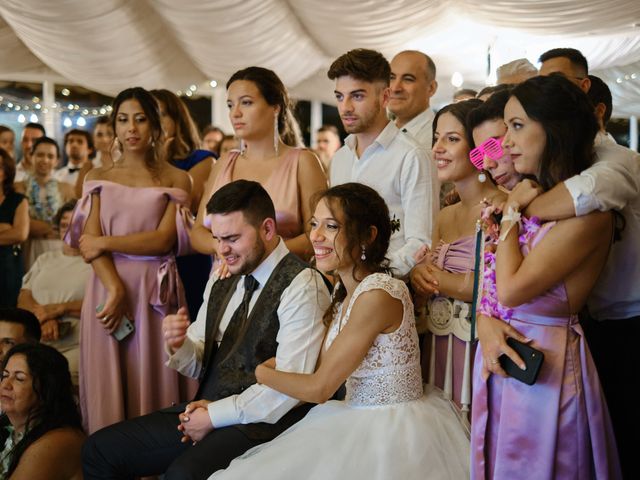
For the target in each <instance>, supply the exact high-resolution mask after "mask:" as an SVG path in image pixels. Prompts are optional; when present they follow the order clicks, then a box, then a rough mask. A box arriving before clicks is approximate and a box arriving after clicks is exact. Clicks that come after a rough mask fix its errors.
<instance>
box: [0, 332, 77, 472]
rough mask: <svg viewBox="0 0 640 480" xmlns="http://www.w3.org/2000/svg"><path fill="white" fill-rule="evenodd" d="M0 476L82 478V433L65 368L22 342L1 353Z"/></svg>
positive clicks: (56, 357) (48, 352)
mask: <svg viewBox="0 0 640 480" xmlns="http://www.w3.org/2000/svg"><path fill="white" fill-rule="evenodd" d="M0 409H2V416H1V417H0V427H2V428H0V445H1V446H2V447H0V448H2V451H1V452H0V478H1V479H13V478H15V479H19V478H20V479H22V478H34V479H37V478H47V479H51V480H73V479H79V478H82V471H81V467H80V450H81V448H82V443H83V442H84V438H85V436H84V433H83V432H82V426H81V421H80V413H79V412H78V406H77V405H76V402H75V399H74V397H73V388H72V385H71V375H70V374H69V365H68V363H67V360H66V359H65V358H64V356H63V355H62V354H61V353H59V352H58V351H57V350H56V349H54V348H53V347H50V346H48V345H43V344H38V343H35V344H31V343H23V344H20V345H16V346H15V347H13V348H12V349H11V350H9V352H8V353H7V356H6V357H5V359H4V362H3V365H2V382H0Z"/></svg>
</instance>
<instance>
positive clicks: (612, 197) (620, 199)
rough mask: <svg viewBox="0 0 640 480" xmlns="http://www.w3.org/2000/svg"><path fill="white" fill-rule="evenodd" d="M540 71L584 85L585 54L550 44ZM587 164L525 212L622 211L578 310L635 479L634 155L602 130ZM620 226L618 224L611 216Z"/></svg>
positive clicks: (638, 305) (639, 260)
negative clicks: (604, 259)
mask: <svg viewBox="0 0 640 480" xmlns="http://www.w3.org/2000/svg"><path fill="white" fill-rule="evenodd" d="M540 61H541V62H542V65H541V67H540V74H541V75H550V74H552V73H556V74H561V75H564V76H565V77H567V78H568V79H569V80H571V81H573V82H574V83H575V84H576V85H578V86H579V87H580V88H581V89H582V90H583V91H584V92H588V91H589V89H590V87H591V79H590V78H589V76H588V64H587V60H586V58H584V56H583V55H582V54H581V53H580V52H579V51H578V50H575V49H571V48H557V49H553V50H550V51H548V52H545V53H543V54H542V55H541V57H540ZM594 151H595V159H594V164H593V165H592V166H591V167H590V168H588V169H586V170H585V171H583V172H582V173H581V174H580V175H576V176H574V177H571V178H569V179H567V180H565V181H564V182H563V183H561V184H559V185H556V186H555V187H554V188H553V189H551V190H550V191H548V192H546V193H545V194H543V195H541V196H540V197H538V198H536V199H535V200H534V201H533V202H532V203H531V204H530V205H529V207H528V208H527V215H529V216H530V215H536V216H538V217H540V218H541V219H544V220H557V219H562V218H568V217H572V216H580V215H586V214H587V213H590V212H592V211H594V210H600V211H608V210H616V211H617V212H619V213H620V214H621V216H622V217H624V221H623V224H624V228H623V229H622V231H621V235H620V239H619V240H617V241H614V242H613V243H612V245H611V250H610V252H609V258H608V259H607V263H606V264H605V266H604V268H603V271H602V273H601V274H600V277H599V279H598V282H597V283H596V285H595V287H594V288H593V291H592V292H591V294H590V296H589V299H588V300H587V307H588V312H586V311H585V312H583V313H582V314H581V315H580V321H581V324H582V325H583V328H584V330H585V336H586V338H587V340H588V343H589V347H590V349H591V352H592V354H593V359H594V361H595V364H596V367H597V368H598V373H599V376H600V380H601V383H602V387H603V390H604V393H605V397H606V399H607V404H608V407H609V412H610V414H611V420H612V422H613V427H614V431H615V435H616V441H617V444H618V453H619V454H620V462H621V465H622V471H623V474H624V477H625V478H637V477H638V475H639V473H640V469H639V468H638V462H637V461H636V459H635V455H636V453H635V449H634V448H633V446H634V445H635V443H636V435H637V427H638V425H640V413H639V411H638V409H637V405H636V403H637V402H636V400H635V398H634V397H633V396H632V395H631V394H630V389H631V385H633V384H635V383H637V382H638V380H640V375H639V374H638V371H639V370H638V367H640V361H639V360H638V356H637V354H636V350H637V338H640V287H639V285H640V248H638V245H640V155H638V154H637V153H636V152H633V151H632V150H629V149H628V148H624V147H622V146H620V145H617V144H616V143H615V141H614V140H613V139H611V138H609V137H608V136H607V134H606V133H604V132H602V131H601V132H599V133H598V134H597V135H596V139H595V142H594ZM618 225H620V223H618Z"/></svg>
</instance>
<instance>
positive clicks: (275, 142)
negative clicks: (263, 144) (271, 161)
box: [273, 110, 280, 157]
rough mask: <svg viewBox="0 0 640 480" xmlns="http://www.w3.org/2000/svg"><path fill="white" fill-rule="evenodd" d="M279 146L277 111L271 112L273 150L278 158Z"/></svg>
mask: <svg viewBox="0 0 640 480" xmlns="http://www.w3.org/2000/svg"><path fill="white" fill-rule="evenodd" d="M279 146H280V132H278V111H277V110H276V111H275V112H273V149H274V150H275V152H276V157H277V156H278V147H279Z"/></svg>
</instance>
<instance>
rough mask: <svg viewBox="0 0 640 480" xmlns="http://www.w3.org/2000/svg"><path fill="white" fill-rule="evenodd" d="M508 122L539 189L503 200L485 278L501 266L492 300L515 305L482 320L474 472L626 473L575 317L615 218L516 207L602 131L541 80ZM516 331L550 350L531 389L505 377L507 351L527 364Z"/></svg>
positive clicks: (580, 159)
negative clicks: (528, 214) (553, 217)
mask: <svg viewBox="0 0 640 480" xmlns="http://www.w3.org/2000/svg"><path fill="white" fill-rule="evenodd" d="M504 120H505V123H506V124H507V134H506V136H505V137H504V139H503V146H505V147H506V148H508V149H509V150H510V153H511V159H512V160H513V163H514V165H515V168H516V170H517V171H518V172H519V173H521V174H523V175H527V176H529V177H535V179H536V181H537V183H538V184H539V187H538V185H537V184H536V183H534V182H532V181H531V180H524V181H523V182H521V183H519V184H518V185H516V187H515V188H514V189H513V190H512V191H511V192H510V193H509V196H508V198H507V201H506V203H505V204H504V207H503V216H502V220H501V223H500V237H499V242H498V246H497V250H496V261H495V266H493V268H492V269H490V270H489V272H488V274H489V278H490V277H491V276H492V271H494V272H495V281H496V287H497V299H496V300H497V301H499V302H500V304H501V306H502V307H507V308H511V309H512V310H510V311H509V310H506V309H504V308H502V307H501V309H500V310H501V312H502V313H501V316H502V319H497V318H495V317H496V316H498V315H496V312H494V311H491V310H492V309H490V311H485V310H484V307H483V313H484V314H485V316H483V315H481V316H480V317H479V319H478V337H479V339H480V347H479V348H478V350H477V354H476V359H475V369H474V384H473V387H474V388H473V392H474V393H473V410H472V422H471V452H472V454H471V459H472V460H471V462H472V473H471V478H473V479H484V478H487V479H511V478H522V477H523V475H524V476H526V473H525V469H526V468H528V467H530V468H535V473H534V474H530V476H533V477H535V478H537V479H568V478H580V479H583V478H584V479H586V478H607V479H610V478H621V474H620V467H619V463H618V457H617V451H616V445H615V440H614V437H613V432H612V429H611V422H610V419H609V414H608V411H607V406H606V403H605V400H604V396H603V394H602V390H601V388H600V382H599V379H598V374H597V372H596V369H595V366H594V363H593V360H592V358H591V354H590V352H589V348H588V347H587V344H586V342H585V340H584V335H583V332H582V328H581V327H580V324H579V323H578V318H577V313H578V311H579V310H580V309H581V308H582V306H583V305H584V303H585V302H586V299H587V296H588V295H589V292H590V291H591V289H592V288H593V286H594V284H595V282H596V279H597V278H598V275H599V273H600V271H601V270H602V267H603V265H604V263H605V261H606V258H607V254H608V252H609V246H610V244H611V241H612V236H613V226H614V221H613V214H611V213H607V212H594V213H591V214H588V215H584V216H581V217H575V218H569V219H566V220H559V221H557V222H548V223H545V224H542V225H540V223H539V222H538V221H537V219H536V218H535V217H533V218H531V219H527V218H524V217H522V218H521V213H520V212H521V211H522V210H524V209H525V208H526V206H527V205H528V204H529V203H530V202H531V201H532V200H533V198H535V197H536V196H537V195H538V194H539V193H540V192H541V191H542V190H548V189H550V188H552V187H553V186H554V185H556V184H557V183H559V182H562V181H564V180H566V179H567V178H569V177H571V176H573V175H576V174H579V173H580V172H581V171H583V170H584V169H586V168H587V167H588V166H589V165H590V164H591V162H592V159H593V141H594V137H595V135H596V132H597V131H598V125H597V122H596V119H595V116H594V112H593V106H592V105H591V103H590V102H589V100H588V98H587V96H586V95H585V94H584V93H583V92H582V91H581V90H580V89H579V88H578V87H576V86H575V85H573V84H572V83H571V82H570V81H569V80H567V79H565V78H563V77H554V76H551V77H535V78H532V79H530V80H528V81H526V82H524V83H522V84H520V85H518V86H517V87H516V88H515V89H514V90H513V92H512V93H511V97H510V98H509V101H508V102H507V104H506V106H505V109H504ZM485 277H487V273H485ZM486 286H487V283H486V282H485V295H489V294H490V292H491V290H490V289H489V292H488V293H487V291H486ZM483 302H484V300H483ZM485 303H486V302H485ZM493 310H497V309H493ZM509 337H511V338H515V339H517V340H520V341H524V342H525V343H528V344H529V345H530V346H531V347H533V348H535V349H537V350H540V351H541V352H542V353H543V354H544V362H543V363H542V367H541V368H540V372H539V374H538V377H537V380H536V382H535V384H533V385H527V384H525V383H523V382H521V381H519V380H516V379H515V378H512V377H507V376H505V371H504V370H503V368H502V367H501V363H500V362H501V359H500V357H502V356H503V355H504V356H507V357H509V358H511V359H512V360H514V362H515V363H516V365H519V366H520V368H521V369H523V370H525V365H526V363H525V362H524V359H522V358H520V357H519V356H518V355H517V354H516V353H515V352H514V350H513V349H512V348H511V347H510V346H509V345H507V343H506V340H507V338H509ZM528 368H533V367H532V366H529V367H528ZM490 374H492V375H490Z"/></svg>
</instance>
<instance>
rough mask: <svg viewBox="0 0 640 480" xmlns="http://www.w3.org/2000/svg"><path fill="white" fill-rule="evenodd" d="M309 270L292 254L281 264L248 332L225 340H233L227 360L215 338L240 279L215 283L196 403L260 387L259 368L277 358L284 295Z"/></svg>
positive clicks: (252, 316) (253, 312)
mask: <svg viewBox="0 0 640 480" xmlns="http://www.w3.org/2000/svg"><path fill="white" fill-rule="evenodd" d="M305 268H310V267H309V265H308V264H306V263H305V262H303V261H302V260H300V259H299V258H298V257H296V256H295V255H293V254H292V253H289V254H287V255H286V256H285V257H284V258H283V259H282V260H281V261H280V262H279V263H278V265H277V266H276V268H275V269H274V270H273V272H272V273H271V276H270V277H269V279H268V280H267V283H266V284H265V285H264V287H263V289H262V291H261V292H260V296H259V297H258V299H257V300H256V303H255V305H254V307H253V309H252V310H251V313H250V314H249V317H248V318H247V323H246V325H245V328H244V329H242V330H241V331H239V332H238V338H235V339H225V341H228V340H232V341H233V343H232V345H233V346H232V347H231V350H230V351H229V352H227V354H226V355H224V358H220V357H222V355H217V350H218V345H217V342H216V341H215V340H214V337H215V334H216V332H217V331H218V327H219V325H220V321H221V320H222V316H223V315H224V312H225V310H226V308H227V304H228V303H229V300H230V299H231V296H232V295H233V293H234V292H235V290H236V285H237V283H238V280H239V278H240V277H239V276H234V277H232V278H228V279H225V280H218V281H217V282H215V283H214V285H213V288H212V289H211V295H210V296H209V303H208V306H207V325H206V336H205V339H206V340H205V349H204V356H203V363H202V369H201V376H200V388H199V390H198V394H197V395H196V399H200V398H204V399H207V400H212V401H215V400H219V399H221V398H225V397H228V396H230V395H234V394H238V393H240V392H242V391H243V390H244V389H246V388H247V387H249V386H251V385H253V384H254V383H256V377H255V373H254V371H255V369H256V367H257V366H258V365H259V364H260V363H262V362H264V361H265V360H268V359H269V358H271V357H273V356H275V354H276V349H277V347H278V342H276V336H277V335H278V330H279V328H280V322H279V319H278V307H279V305H280V297H281V296H282V292H283V291H284V290H285V289H286V288H287V287H288V286H289V285H290V284H291V282H292V281H293V279H294V278H295V277H296V276H297V275H298V274H299V273H300V272H301V271H302V270H304V269H305ZM309 320H310V321H311V319H309ZM225 335H226V332H225Z"/></svg>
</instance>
